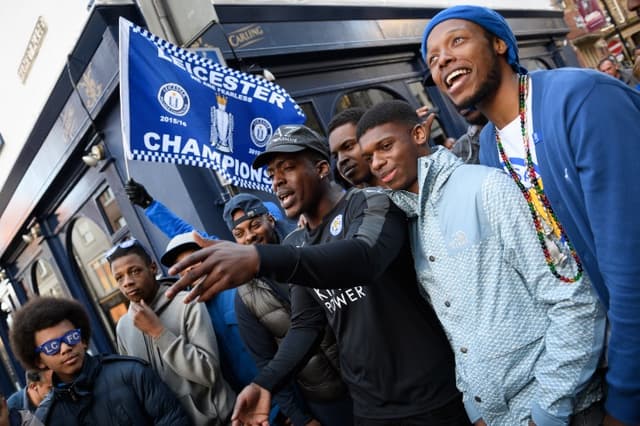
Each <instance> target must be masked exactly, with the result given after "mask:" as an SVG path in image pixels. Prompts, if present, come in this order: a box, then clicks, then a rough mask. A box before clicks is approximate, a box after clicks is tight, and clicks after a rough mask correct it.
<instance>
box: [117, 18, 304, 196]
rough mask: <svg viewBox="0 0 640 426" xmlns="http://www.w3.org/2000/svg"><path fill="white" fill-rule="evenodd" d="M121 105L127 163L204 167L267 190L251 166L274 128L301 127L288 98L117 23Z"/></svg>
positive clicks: (271, 86)
mask: <svg viewBox="0 0 640 426" xmlns="http://www.w3.org/2000/svg"><path fill="white" fill-rule="evenodd" d="M120 102H121V110H122V133H123V143H124V147H125V153H126V155H127V158H128V159H134V160H143V161H160V162H165V163H176V164H188V165H192V166H198V167H209V168H213V169H214V170H216V171H217V172H218V173H219V174H220V175H222V177H224V178H225V179H226V180H227V181H229V182H231V183H232V184H234V185H237V186H240V187H243V188H249V189H258V190H262V191H270V190H271V180H270V179H269V178H268V177H267V176H266V174H265V171H264V168H261V169H259V170H253V169H252V167H251V163H252V162H253V159H254V158H255V157H256V156H257V155H258V154H260V153H261V152H262V151H264V147H265V146H266V144H267V142H268V140H269V138H270V137H271V134H272V133H273V131H275V129H276V128H277V127H278V126H280V125H281V124H300V123H304V121H305V115H304V112H302V109H300V107H299V106H298V105H297V104H296V103H295V101H294V100H293V99H292V98H291V96H289V94H288V93H287V92H286V91H285V90H284V89H282V88H281V87H279V86H278V85H276V84H273V83H271V82H269V81H267V80H265V79H263V78H261V77H256V76H253V75H250V74H245V73H242V72H239V71H237V70H234V69H231V68H228V67H225V66H222V65H220V64H217V63H214V62H213V61H211V60H210V59H206V58H204V57H201V56H200V55H197V54H195V53H193V52H189V51H187V50H184V49H181V48H179V47H177V46H175V45H173V44H171V43H169V42H167V41H165V40H162V39H160V38H158V37H156V36H154V35H153V34H151V33H149V32H148V31H147V30H145V29H144V28H141V27H138V26H137V25H134V24H133V23H131V22H129V21H127V20H126V19H124V18H120Z"/></svg>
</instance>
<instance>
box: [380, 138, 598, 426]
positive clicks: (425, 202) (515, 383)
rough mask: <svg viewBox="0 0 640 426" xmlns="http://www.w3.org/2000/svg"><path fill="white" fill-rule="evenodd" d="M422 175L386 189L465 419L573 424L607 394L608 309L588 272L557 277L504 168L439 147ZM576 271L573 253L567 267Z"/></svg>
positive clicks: (508, 425)
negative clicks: (602, 383) (599, 373)
mask: <svg viewBox="0 0 640 426" xmlns="http://www.w3.org/2000/svg"><path fill="white" fill-rule="evenodd" d="M418 179H419V188H420V190H419V194H418V195H416V194H412V193H408V192H405V191H395V192H391V193H390V195H391V197H392V199H393V200H394V201H395V202H396V204H397V205H398V206H399V207H400V208H402V209H403V210H404V211H405V212H406V213H407V215H408V217H409V221H410V229H411V239H412V250H413V254H414V258H415V264H416V270H417V274H418V279H419V282H420V284H421V285H422V287H423V289H424V291H425V293H426V296H427V297H428V298H429V300H430V302H431V303H432V305H433V307H434V309H435V311H436V313H437V314H438V317H439V318H440V321H441V322H442V325H443V326H444V328H445V330H446V332H447V336H448V338H449V341H450V342H451V345H452V347H453V350H454V353H455V357H456V375H457V381H458V387H459V388H460V390H461V391H462V392H463V394H464V401H465V406H466V408H467V412H468V414H469V417H470V419H471V420H472V421H476V420H478V419H479V418H483V419H484V421H485V422H486V423H487V424H489V425H492V426H502V425H504V426H513V425H526V424H527V423H528V421H529V419H533V421H534V422H535V423H536V424H537V425H538V426H545V425H566V424H568V422H569V418H570V416H571V414H572V413H574V412H576V411H579V410H580V409H583V408H585V407H587V406H588V405H589V404H591V403H593V402H595V401H596V400H598V399H599V398H601V394H600V387H599V380H598V379H597V378H594V377H593V373H594V371H595V369H596V367H597V364H598V361H599V358H600V354H601V351H602V347H603V342H604V330H605V315H604V310H603V308H602V307H601V305H600V303H599V302H598V301H597V299H596V297H595V296H594V294H593V293H592V290H591V285H590V283H589V281H588V278H587V277H586V276H584V277H583V278H582V279H581V280H579V281H577V282H575V283H571V284H566V283H564V282H561V281H560V280H558V279H557V278H555V277H554V276H553V275H552V274H551V272H550V270H549V267H548V266H547V264H546V261H545V258H544V255H543V253H542V250H541V248H540V243H539V242H538V237H537V235H536V231H535V228H534V226H533V221H532V219H531V214H530V212H529V208H528V206H527V204H526V202H525V200H524V198H523V197H522V194H521V193H520V192H519V189H518V188H517V186H516V185H515V184H514V183H513V182H512V181H511V179H510V178H509V177H508V176H507V175H506V174H504V173H503V172H501V171H499V170H496V169H491V168H488V167H484V166H475V165H464V164H462V162H461V161H460V160H459V159H457V158H456V157H455V156H454V155H453V154H451V153H449V152H447V151H446V150H444V149H441V150H439V151H436V152H435V153H434V154H432V155H430V156H428V157H422V158H420V159H419V164H418ZM575 270H576V267H575V262H573V260H572V259H571V260H570V261H569V262H568V265H566V266H565V267H561V268H560V272H561V273H563V274H564V275H569V276H573V275H574V274H575Z"/></svg>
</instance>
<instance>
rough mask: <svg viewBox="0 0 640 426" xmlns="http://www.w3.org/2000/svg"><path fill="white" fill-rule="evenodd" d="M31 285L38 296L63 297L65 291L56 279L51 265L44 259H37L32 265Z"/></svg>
mask: <svg viewBox="0 0 640 426" xmlns="http://www.w3.org/2000/svg"><path fill="white" fill-rule="evenodd" d="M32 276H33V284H34V285H33V286H34V290H36V291H37V292H38V294H39V295H40V296H53V297H64V296H65V293H64V290H63V289H62V286H61V285H60V281H58V277H57V276H56V274H55V272H54V270H53V266H51V263H49V262H48V261H47V260H45V259H38V260H37V261H36V262H35V263H34V265H33V271H32Z"/></svg>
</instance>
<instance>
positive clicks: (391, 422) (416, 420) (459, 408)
mask: <svg viewBox="0 0 640 426" xmlns="http://www.w3.org/2000/svg"><path fill="white" fill-rule="evenodd" d="M355 425H356V426H470V425H471V422H470V421H469V418H468V417H467V412H466V411H465V409H464V404H463V403H462V395H460V396H458V397H456V398H454V399H453V400H452V401H450V402H448V403H447V404H445V405H443V406H442V407H438V408H435V409H433V410H431V411H429V412H427V413H423V414H417V415H415V416H410V417H402V418H398V419H368V418H364V417H356V418H355Z"/></svg>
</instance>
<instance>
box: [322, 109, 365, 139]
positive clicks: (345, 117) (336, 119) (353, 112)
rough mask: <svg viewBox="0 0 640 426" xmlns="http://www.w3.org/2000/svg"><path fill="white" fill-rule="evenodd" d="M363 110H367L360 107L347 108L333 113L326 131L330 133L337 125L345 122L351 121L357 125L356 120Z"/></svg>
mask: <svg viewBox="0 0 640 426" xmlns="http://www.w3.org/2000/svg"><path fill="white" fill-rule="evenodd" d="M365 112H367V110H366V109H364V108H360V107H353V108H347V109H345V110H344V111H341V112H339V113H338V114H336V115H334V116H333V118H332V119H331V121H330V122H329V128H328V129H327V133H331V132H333V131H334V130H335V129H337V128H338V127H340V126H343V125H345V124H349V123H351V124H353V125H354V126H356V125H358V121H360V119H361V118H362V116H363V115H364V113H365Z"/></svg>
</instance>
